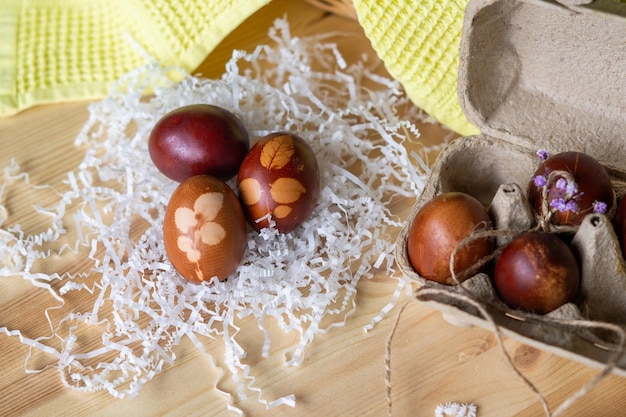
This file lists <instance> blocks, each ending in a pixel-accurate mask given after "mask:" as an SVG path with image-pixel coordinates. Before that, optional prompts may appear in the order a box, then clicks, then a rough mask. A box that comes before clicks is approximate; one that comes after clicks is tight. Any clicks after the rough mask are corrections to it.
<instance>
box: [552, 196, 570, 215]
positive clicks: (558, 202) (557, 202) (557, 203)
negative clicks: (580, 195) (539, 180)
mask: <svg viewBox="0 0 626 417" xmlns="http://www.w3.org/2000/svg"><path fill="white" fill-rule="evenodd" d="M550 207H552V208H553V209H556V210H557V211H560V212H565V211H567V207H566V205H565V200H563V199H562V198H555V199H554V200H551V201H550Z"/></svg>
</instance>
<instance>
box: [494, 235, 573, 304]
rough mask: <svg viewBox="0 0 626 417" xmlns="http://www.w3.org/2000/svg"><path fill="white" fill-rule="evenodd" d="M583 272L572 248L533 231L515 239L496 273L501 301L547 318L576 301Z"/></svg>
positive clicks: (508, 247) (495, 278)
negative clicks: (564, 305)
mask: <svg viewBox="0 0 626 417" xmlns="http://www.w3.org/2000/svg"><path fill="white" fill-rule="evenodd" d="M579 285H580V270H579V267H578V263H577V261H576V258H575V256H574V254H573V253H572V251H571V250H570V248H569V247H568V246H567V244H566V243H565V242H563V241H562V240H561V239H560V238H559V237H558V236H556V235H554V234H551V233H546V232H540V231H531V232H526V233H524V234H522V235H521V236H519V237H517V238H515V239H513V240H512V241H511V242H510V243H509V244H508V245H507V246H506V247H505V248H504V249H503V251H502V253H501V254H500V257H499V258H498V261H497V262H496V266H495V269H494V286H495V288H496V291H497V293H498V295H499V296H500V299H501V300H502V301H504V302H505V303H506V304H507V305H509V306H510V307H512V308H516V309H521V310H526V311H530V312H534V313H537V314H546V313H549V312H550V311H552V310H555V309H556V308H558V307H560V306H562V305H563V304H565V303H567V302H570V301H573V300H574V298H575V297H576V294H577V292H578V287H579Z"/></svg>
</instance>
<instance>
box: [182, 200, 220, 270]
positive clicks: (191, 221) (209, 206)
mask: <svg viewBox="0 0 626 417" xmlns="http://www.w3.org/2000/svg"><path fill="white" fill-rule="evenodd" d="M223 205H224V195H223V194H222V193H204V194H201V195H199V196H198V198H196V201H195V202H194V204H193V210H191V209H190V208H188V207H179V208H177V209H176V211H175V212H174V222H175V224H176V228H177V229H178V230H179V231H180V232H181V233H183V234H185V236H179V237H178V240H177V245H178V249H179V250H180V251H181V252H184V253H185V254H186V255H187V259H189V261H190V262H198V260H199V259H200V250H199V249H198V247H197V246H196V244H197V243H199V242H198V239H197V238H196V233H199V234H200V235H199V240H200V241H202V243H204V244H207V245H217V244H218V243H220V242H221V241H222V240H224V238H225V237H226V230H224V227H222V225H221V224H219V223H216V222H214V221H213V220H215V218H216V217H217V214H218V213H219V212H220V210H221V209H222V207H223Z"/></svg>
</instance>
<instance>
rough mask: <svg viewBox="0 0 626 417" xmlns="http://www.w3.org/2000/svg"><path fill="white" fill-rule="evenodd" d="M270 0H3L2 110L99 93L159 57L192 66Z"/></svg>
mask: <svg viewBox="0 0 626 417" xmlns="http://www.w3.org/2000/svg"><path fill="white" fill-rule="evenodd" d="M269 1H270V0H56V1H55V0H0V40H1V41H0V116H6V115H10V114H13V113H16V112H18V111H20V110H22V109H25V108H27V107H30V106H33V105H36V104H42V103H49V102H54V101H60V100H66V99H77V98H81V99H83V98H96V97H102V96H104V95H107V94H108V93H109V88H110V86H111V82H112V81H114V80H117V79H119V78H120V77H121V76H122V75H124V74H125V73H127V72H129V71H130V70H132V69H134V68H137V67H139V66H141V65H143V64H145V63H147V61H148V60H149V59H150V58H152V59H156V60H158V61H159V62H161V63H162V64H164V65H178V66H181V67H183V68H184V69H185V70H187V71H193V70H194V69H195V68H196V67H197V66H198V65H199V64H200V63H201V62H202V61H203V60H204V59H205V58H206V56H207V55H208V54H209V53H210V52H211V51H212V50H213V48H214V47H215V46H217V44H218V43H219V42H220V41H221V40H222V39H223V38H224V37H226V35H228V34H229V33H230V32H231V31H232V30H233V29H235V28H236V27H237V26H239V25H240V24H241V23H242V22H243V21H244V20H245V19H246V18H247V17H248V16H249V15H251V14H252V13H253V12H255V11H256V10H258V9H259V8H260V7H261V6H263V5H265V4H267V3H268V2H269Z"/></svg>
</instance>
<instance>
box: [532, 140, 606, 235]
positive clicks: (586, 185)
mask: <svg viewBox="0 0 626 417" xmlns="http://www.w3.org/2000/svg"><path fill="white" fill-rule="evenodd" d="M557 171H563V172H567V173H568V174H569V175H571V177H572V179H573V181H574V182H573V183H571V182H568V181H566V180H565V178H563V177H561V176H559V175H557V176H556V178H554V180H553V181H551V182H550V183H549V184H547V187H548V193H547V199H548V204H549V205H550V207H551V208H552V209H553V211H554V213H553V215H552V217H551V218H550V221H551V222H552V223H553V224H557V225H570V226H578V225H580V223H581V222H582V221H583V219H584V218H585V216H586V215H587V214H589V213H592V212H593V211H594V203H596V202H602V203H604V204H606V207H607V210H608V211H607V212H611V211H612V210H613V208H614V205H615V193H614V191H613V185H612V183H611V177H609V174H608V173H607V171H606V169H605V168H604V166H603V165H602V164H600V162H598V161H597V160H596V159H595V158H593V157H592V156H590V155H587V154H585V153H583V152H561V153H558V154H555V155H553V156H551V157H549V158H548V159H546V160H545V161H544V162H543V163H542V164H541V165H540V166H539V168H537V170H536V172H535V174H534V175H533V179H532V180H531V181H530V184H529V185H528V199H529V201H530V203H531V204H532V205H533V206H534V208H535V210H536V211H537V212H538V213H542V211H543V210H542V205H543V194H542V188H541V187H538V186H537V185H536V184H535V182H534V181H535V178H536V177H537V176H541V177H543V178H547V177H548V175H549V174H550V173H551V172H553V173H555V174H556V173H557ZM559 179H561V181H559ZM572 187H573V188H572ZM572 190H573V191H574V192H573V193H572ZM571 194H573V196H572V195H571ZM567 203H569V204H570V205H571V208H570V206H569V205H568V204H567Z"/></svg>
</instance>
